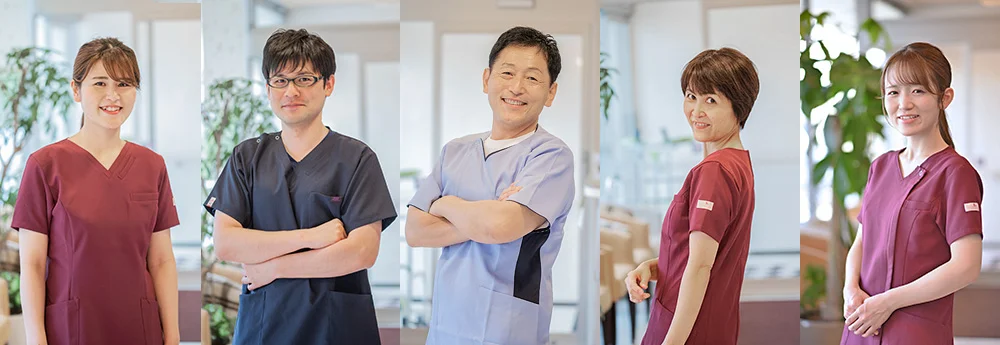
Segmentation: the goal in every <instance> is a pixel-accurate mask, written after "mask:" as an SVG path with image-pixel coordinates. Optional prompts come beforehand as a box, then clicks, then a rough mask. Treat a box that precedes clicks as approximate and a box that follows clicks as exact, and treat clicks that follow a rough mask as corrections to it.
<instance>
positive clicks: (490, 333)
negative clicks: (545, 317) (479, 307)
mask: <svg viewBox="0 0 1000 345" xmlns="http://www.w3.org/2000/svg"><path fill="white" fill-rule="evenodd" d="M479 292H480V294H481V295H482V296H489V297H487V298H488V299H489V300H490V301H491V303H490V305H491V306H492V308H491V309H490V310H489V311H487V317H486V328H485V329H484V332H485V333H484V336H483V341H484V342H486V343H487V344H496V345H521V344H535V343H537V341H538V311H539V306H538V305H537V304H534V303H531V302H528V301H525V300H523V299H520V298H517V297H514V296H511V295H508V294H505V293H501V292H496V291H493V290H490V289H487V288H485V287H482V286H480V287H479Z"/></svg>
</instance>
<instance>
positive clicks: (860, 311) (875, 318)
mask: <svg viewBox="0 0 1000 345" xmlns="http://www.w3.org/2000/svg"><path fill="white" fill-rule="evenodd" d="M896 309H897V307H895V306H894V305H893V303H892V302H891V301H890V300H889V297H888V296H887V295H886V294H884V293H882V294H878V295H875V296H869V295H868V293H866V292H864V291H863V290H861V288H859V287H851V288H847V289H844V318H845V319H846V321H845V322H844V323H845V324H846V325H847V329H848V330H850V331H851V332H852V333H854V334H857V335H860V336H862V337H866V338H867V337H870V336H873V335H879V333H880V330H881V328H882V324H884V323H885V321H886V320H888V319H889V316H890V315H892V312H894V311H896Z"/></svg>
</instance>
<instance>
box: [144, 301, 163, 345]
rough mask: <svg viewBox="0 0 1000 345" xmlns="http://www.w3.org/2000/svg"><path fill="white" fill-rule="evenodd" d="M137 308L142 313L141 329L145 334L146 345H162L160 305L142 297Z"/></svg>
mask: <svg viewBox="0 0 1000 345" xmlns="http://www.w3.org/2000/svg"><path fill="white" fill-rule="evenodd" d="M139 308H140V309H141V314H142V329H143V332H144V333H145V335H146V338H145V339H146V345H163V328H162V327H161V324H160V306H159V305H157V304H156V302H153V301H150V300H148V299H145V298H142V299H140V300H139Z"/></svg>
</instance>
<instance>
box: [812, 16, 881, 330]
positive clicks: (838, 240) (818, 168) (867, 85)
mask: <svg viewBox="0 0 1000 345" xmlns="http://www.w3.org/2000/svg"><path fill="white" fill-rule="evenodd" d="M829 17H830V14H829V13H821V14H818V15H814V14H812V13H810V12H809V11H808V10H806V11H803V12H802V14H801V16H800V18H799V19H800V31H799V35H800V39H801V40H802V41H804V42H805V44H804V45H803V49H802V51H801V52H800V58H799V63H800V65H799V66H800V68H801V69H802V70H803V72H804V73H803V74H802V75H803V77H802V78H801V80H800V85H799V92H800V98H801V102H802V103H801V106H802V109H801V110H802V113H803V115H804V116H805V119H806V121H805V123H806V128H805V130H806V133H807V135H808V142H809V145H808V146H807V151H806V162H807V164H808V166H809V180H810V186H809V188H810V190H809V197H810V223H809V224H811V225H815V224H817V223H819V224H823V226H825V227H826V228H827V230H828V236H827V237H826V238H827V241H826V243H827V247H826V266H825V267H817V266H807V267H802V268H801V269H802V271H803V272H805V275H804V276H803V278H805V279H806V282H805V283H804V284H805V286H803V290H802V299H801V300H800V301H801V311H802V313H801V316H802V318H803V320H804V321H803V323H802V325H803V329H802V337H803V339H807V337H811V336H815V337H816V338H810V339H815V340H811V341H822V339H829V338H830V336H834V337H836V338H837V339H839V337H840V332H841V330H842V328H843V304H844V301H843V296H842V294H841V293H840V291H841V290H843V286H844V277H843V274H844V261H845V256H846V251H847V248H848V247H849V246H850V244H851V243H853V240H854V235H855V233H856V228H855V225H854V223H853V221H852V220H851V219H850V217H849V216H848V208H847V205H846V204H845V200H846V199H847V198H848V197H851V196H856V197H857V198H858V200H860V196H861V194H862V192H864V187H865V184H866V183H867V180H868V168H869V166H870V165H871V154H870V152H868V145H869V142H870V141H871V140H872V139H875V138H877V137H883V134H882V128H883V125H882V123H880V122H879V121H878V117H879V116H880V115H881V114H882V104H881V100H880V98H879V96H880V94H881V89H880V86H879V83H880V77H881V73H882V71H881V68H880V67H875V66H873V65H872V63H871V62H869V61H868V59H867V58H865V56H864V53H863V52H864V51H863V50H861V49H859V50H858V51H856V52H853V53H854V54H846V53H842V54H839V55H837V56H832V55H831V54H830V51H829V49H828V47H827V45H826V43H825V42H824V40H823V39H813V38H812V37H811V33H812V32H813V29H814V28H815V27H816V26H817V25H820V26H826V27H829V25H830V23H829V22H828V21H829ZM858 32H859V35H860V34H867V35H866V36H863V37H861V39H867V40H868V41H866V43H868V44H872V45H874V44H879V43H881V46H879V47H880V48H882V49H883V50H885V51H889V49H890V48H889V47H890V43H889V39H888V37H887V35H886V33H885V31H884V30H883V29H882V27H881V26H880V25H879V24H878V23H877V22H875V21H874V20H872V19H870V18H869V19H867V20H865V21H864V23H863V24H861V27H860V29H859V30H858ZM856 40H858V42H859V47H860V46H861V40H860V39H858V38H856ZM813 49H819V50H820V51H821V52H822V54H811V51H812V50H813ZM816 55H819V57H818V58H815V57H814V56H816ZM824 65H826V66H829V69H828V71H821V69H820V68H821V67H826V66H824ZM824 69H825V68H824ZM824 76H825V77H827V78H829V82H828V83H827V82H823V77H824ZM826 104H833V107H832V109H833V110H832V111H831V112H828V113H822V112H818V111H814V110H816V109H818V108H821V107H822V106H823V105H826ZM820 131H822V132H820ZM820 133H822V142H821V141H820V139H819V138H820V136H821V135H820ZM820 145H822V146H823V148H825V151H826V154H825V155H824V156H823V157H822V158H821V159H820V160H819V161H815V160H814V159H813V157H814V151H815V149H816V148H817V147H820ZM826 176H830V181H831V183H830V188H831V189H832V192H833V193H832V200H831V203H832V206H833V212H832V216H831V219H830V221H829V222H817V221H816V217H815V208H816V202H817V199H818V198H817V195H818V193H817V186H818V185H819V184H820V183H822V182H823V180H824V177H826ZM807 320H808V321H807ZM815 321H826V322H827V323H828V324H831V325H832V326H831V327H826V328H828V330H827V331H825V332H835V335H831V334H827V335H818V334H812V333H810V329H809V328H812V327H815V326H818V325H821V324H823V323H822V322H815ZM810 343H813V342H810Z"/></svg>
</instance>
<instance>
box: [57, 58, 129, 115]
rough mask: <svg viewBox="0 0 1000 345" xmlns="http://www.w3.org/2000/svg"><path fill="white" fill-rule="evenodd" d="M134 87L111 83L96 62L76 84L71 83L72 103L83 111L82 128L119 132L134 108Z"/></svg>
mask: <svg viewBox="0 0 1000 345" xmlns="http://www.w3.org/2000/svg"><path fill="white" fill-rule="evenodd" d="M135 97H136V87H135V85H132V84H131V83H130V82H127V81H122V80H115V79H114V78H112V76H111V74H110V73H108V70H107V69H106V68H105V66H104V62H103V61H101V60H98V61H97V62H95V63H94V65H93V66H91V68H90V71H88V72H87V74H86V76H85V77H84V78H83V80H82V81H80V82H73V100H75V101H77V102H80V104H81V106H82V107H83V114H84V125H96V126H99V127H102V128H106V129H112V130H114V129H119V128H121V126H122V124H123V123H125V120H127V119H128V117H129V115H131V114H132V108H133V107H134V106H135Z"/></svg>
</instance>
